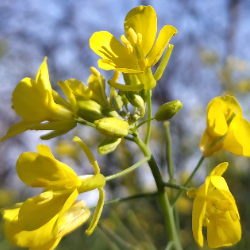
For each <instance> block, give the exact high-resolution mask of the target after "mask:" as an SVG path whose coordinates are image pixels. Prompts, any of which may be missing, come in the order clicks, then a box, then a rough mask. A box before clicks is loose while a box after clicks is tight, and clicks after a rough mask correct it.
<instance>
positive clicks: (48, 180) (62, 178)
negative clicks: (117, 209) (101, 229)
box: [4, 137, 105, 250]
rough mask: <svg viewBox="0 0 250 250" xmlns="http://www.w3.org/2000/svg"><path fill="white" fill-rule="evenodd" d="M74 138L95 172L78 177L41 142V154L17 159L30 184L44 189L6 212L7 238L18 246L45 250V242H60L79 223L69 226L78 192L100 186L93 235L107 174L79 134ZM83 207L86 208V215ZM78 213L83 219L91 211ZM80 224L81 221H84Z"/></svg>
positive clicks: (24, 154) (25, 179) (19, 168)
mask: <svg viewBox="0 0 250 250" xmlns="http://www.w3.org/2000/svg"><path fill="white" fill-rule="evenodd" d="M73 140H74V141H76V142H77V143H78V144H79V145H80V146H81V148H82V149H83V150H84V152H85V153H86V155H87V157H88V159H89V161H90V163H91V164H92V166H93V168H94V172H95V174H94V175H85V176H84V175H83V176H77V175H76V173H75V172H74V171H73V170H72V169H71V168H70V167H69V166H67V165H66V164H64V163H62V162H60V161H58V160H56V159H55V158H54V156H53V155H52V153H51V151H50V148H49V147H47V146H45V145H38V147H37V150H38V153H35V152H25V153H23V154H21V155H20V157H19V158H18V160H17V164H16V168H17V174H18V176H19V178H20V179H21V180H22V181H23V182H24V183H26V184H27V185H29V186H31V187H41V188H44V192H43V193H42V194H40V195H37V196H35V197H32V198H29V199H27V200H26V201H25V202H23V203H22V204H19V205H17V206H15V207H14V208H11V209H10V211H9V210H8V209H7V210H6V213H4V218H5V219H6V223H7V225H9V226H7V227H8V228H9V231H8V230H7V231H6V234H7V237H8V238H9V239H10V240H11V241H12V242H14V243H15V244H16V245H18V246H21V247H22V246H25V247H31V249H32V250H33V248H34V249H46V248H40V245H42V244H51V246H53V247H54V244H58V242H59V241H60V239H59V238H61V237H62V236H63V235H64V234H66V233H68V231H70V230H71V228H72V229H74V228H75V227H74V225H75V226H76V227H77V226H78V223H76V224H74V225H73V224H72V227H71V226H70V223H71V222H70V216H71V215H70V214H71V211H75V206H76V205H75V204H76V203H75V200H76V198H77V196H78V194H79V193H83V192H87V191H90V190H93V189H98V191H99V200H98V204H97V207H96V210H95V212H94V215H93V219H92V221H91V223H90V226H89V228H88V229H87V231H86V233H87V234H91V233H92V232H93V230H94V229H95V227H96V225H97V223H98V220H99V218H100V215H101V212H102V208H103V204H104V190H103V186H104V185H105V177H104V176H103V175H102V174H100V169H99V166H98V164H97V162H96V160H95V159H94V156H93V155H92V153H91V151H90V150H89V149H88V147H87V146H86V145H85V144H84V143H83V142H82V141H81V140H80V138H78V137H74V139H73ZM77 207H78V206H77ZM80 207H81V206H80ZM82 209H84V211H83V212H84V213H83V214H82V213H81V211H82ZM4 211H5V210H4ZM12 212H13V213H14V214H13V213H12ZM76 212H79V213H80V214H79V216H80V217H81V216H83V217H82V219H84V221H85V220H86V219H87V217H89V211H88V210H87V209H85V207H84V206H82V208H81V209H80V210H79V211H78V210H77V211H76ZM67 216H68V217H69V218H67ZM77 216H78V215H77ZM77 218H78V217H77ZM12 222H13V223H12ZM65 223H66V224H65ZM72 223H73V222H72ZM79 223H80V224H81V223H82V220H80V221H79ZM64 228H65V229H64ZM67 228H70V229H69V230H68V229H67ZM45 229H46V230H45ZM62 230H63V231H62ZM45 231H46V232H45ZM32 235H36V237H37V239H36V240H34V243H30V242H31V240H32ZM20 237H21V238H22V237H23V239H20ZM40 238H41V239H40ZM39 239H40V240H39ZM22 242H24V243H22ZM48 242H50V243H48ZM52 243H53V244H52ZM36 247H37V248H36ZM53 247H52V248H48V249H53Z"/></svg>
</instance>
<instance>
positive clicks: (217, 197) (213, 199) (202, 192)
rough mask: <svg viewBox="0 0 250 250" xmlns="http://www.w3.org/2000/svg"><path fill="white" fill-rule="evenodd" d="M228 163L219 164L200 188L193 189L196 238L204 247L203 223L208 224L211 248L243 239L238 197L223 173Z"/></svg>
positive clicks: (193, 215) (208, 240) (193, 223)
mask: <svg viewBox="0 0 250 250" xmlns="http://www.w3.org/2000/svg"><path fill="white" fill-rule="evenodd" d="M227 166H228V163H227V162H224V163H221V164H219V165H218V166H217V167H216V168H215V169H214V170H213V171H212V172H211V174H210V175H209V176H208V177H207V178H206V181H205V183H204V184H203V185H202V186H200V187H199V188H198V189H195V188H190V189H189V190H188V191H187V195H188V196H189V197H190V198H194V203H193V212H192V229H193V235H194V238H195V241H196V242H197V244H198V245H199V246H200V247H202V246H203V235H202V226H206V227H207V242H208V246H209V247H211V248H217V247H221V246H231V245H233V244H235V243H237V242H238V241H239V240H240V238H241V226H240V216H239V213H238V209H237V206H236V204H235V200H234V197H233V195H232V194H231V192H230V191H229V188H228V186H227V183H226V181H225V179H224V178H223V177H221V175H222V174H223V173H224V172H225V171H226V169H227Z"/></svg>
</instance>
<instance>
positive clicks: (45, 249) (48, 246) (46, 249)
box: [29, 238, 61, 250]
mask: <svg viewBox="0 0 250 250" xmlns="http://www.w3.org/2000/svg"><path fill="white" fill-rule="evenodd" d="M60 240H61V238H52V239H51V240H49V241H48V242H46V243H44V244H42V245H39V246H38V247H31V248H29V250H53V249H55V248H56V247H57V245H58V244H59V242H60Z"/></svg>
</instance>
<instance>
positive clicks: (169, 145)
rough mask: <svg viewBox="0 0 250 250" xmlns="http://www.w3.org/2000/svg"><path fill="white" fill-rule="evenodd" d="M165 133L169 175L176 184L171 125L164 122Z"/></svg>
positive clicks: (176, 220) (177, 224) (176, 212)
mask: <svg viewBox="0 0 250 250" xmlns="http://www.w3.org/2000/svg"><path fill="white" fill-rule="evenodd" d="M164 127H165V132H166V143H167V145H166V146H167V147H166V151H167V152H166V158H167V166H168V174H169V182H170V183H171V184H175V182H176V181H175V179H174V161H173V153H172V140H171V135H170V123H169V122H168V121H167V122H164ZM171 194H172V198H173V197H174V196H175V195H176V191H175V190H174V189H172V190H171ZM173 211H174V217H175V223H176V227H177V229H178V233H179V232H180V221H179V213H178V210H177V207H176V206H174V207H173Z"/></svg>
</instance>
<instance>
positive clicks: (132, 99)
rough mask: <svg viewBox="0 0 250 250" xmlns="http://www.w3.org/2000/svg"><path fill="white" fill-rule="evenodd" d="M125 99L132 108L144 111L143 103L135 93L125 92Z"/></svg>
mask: <svg viewBox="0 0 250 250" xmlns="http://www.w3.org/2000/svg"><path fill="white" fill-rule="evenodd" d="M126 97H127V98H128V100H129V102H130V103H131V104H132V105H133V106H134V107H137V108H142V109H144V106H145V105H144V101H143V99H142V97H141V96H140V95H138V94H136V93H135V92H127V93H126Z"/></svg>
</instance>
